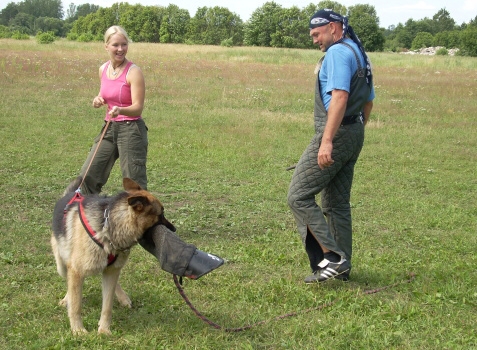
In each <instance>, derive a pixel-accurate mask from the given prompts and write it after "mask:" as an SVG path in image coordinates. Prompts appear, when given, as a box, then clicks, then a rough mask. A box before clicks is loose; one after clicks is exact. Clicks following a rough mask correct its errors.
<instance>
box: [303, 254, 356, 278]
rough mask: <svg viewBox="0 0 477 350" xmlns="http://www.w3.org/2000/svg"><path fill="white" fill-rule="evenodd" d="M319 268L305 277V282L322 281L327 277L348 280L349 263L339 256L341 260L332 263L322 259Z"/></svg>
mask: <svg viewBox="0 0 477 350" xmlns="http://www.w3.org/2000/svg"><path fill="white" fill-rule="evenodd" d="M318 267H319V268H320V269H319V270H316V271H315V272H313V274H312V275H310V276H308V277H306V278H305V283H315V282H324V281H327V280H329V279H333V278H334V279H338V280H341V281H348V280H349V271H350V264H349V262H348V260H346V259H344V258H341V261H339V262H337V263H333V262H331V261H329V260H327V259H323V260H322V261H321V262H320V263H319V264H318Z"/></svg>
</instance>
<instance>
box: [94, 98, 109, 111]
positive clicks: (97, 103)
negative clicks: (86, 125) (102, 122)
mask: <svg viewBox="0 0 477 350" xmlns="http://www.w3.org/2000/svg"><path fill="white" fill-rule="evenodd" d="M105 104H106V101H104V98H102V97H101V96H96V97H95V98H94V99H93V107H94V108H99V107H101V106H103V105H105Z"/></svg>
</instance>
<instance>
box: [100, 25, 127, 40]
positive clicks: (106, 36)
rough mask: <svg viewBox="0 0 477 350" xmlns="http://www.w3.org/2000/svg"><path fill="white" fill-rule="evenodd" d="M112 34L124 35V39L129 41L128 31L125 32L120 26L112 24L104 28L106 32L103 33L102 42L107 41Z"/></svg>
mask: <svg viewBox="0 0 477 350" xmlns="http://www.w3.org/2000/svg"><path fill="white" fill-rule="evenodd" d="M114 34H121V35H122V36H123V37H124V39H126V41H127V42H128V43H129V41H130V40H129V37H128V33H126V31H125V30H124V28H123V27H120V26H112V27H109V28H108V29H107V30H106V32H105V33H104V43H105V44H107V43H109V40H110V39H111V37H112V36H113V35H114Z"/></svg>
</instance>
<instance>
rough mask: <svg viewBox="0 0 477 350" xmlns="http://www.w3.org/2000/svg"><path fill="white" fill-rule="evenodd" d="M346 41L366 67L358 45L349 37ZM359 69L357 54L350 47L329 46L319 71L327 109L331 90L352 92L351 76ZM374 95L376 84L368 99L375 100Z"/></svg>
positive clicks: (321, 90)
mask: <svg viewBox="0 0 477 350" xmlns="http://www.w3.org/2000/svg"><path fill="white" fill-rule="evenodd" d="M344 41H345V42H346V43H347V44H349V45H351V47H352V48H353V49H354V50H355V51H356V53H357V55H358V57H359V59H360V61H361V66H362V67H366V63H365V62H364V57H363V55H362V54H361V51H360V50H359V48H358V45H356V43H355V42H354V41H353V40H351V39H349V38H345V39H344ZM357 69H358V62H357V61H356V57H355V54H354V53H353V51H351V50H350V48H349V47H347V46H345V45H340V44H335V45H333V46H331V47H330V48H328V50H327V51H326V55H325V59H324V60H323V64H322V66H321V69H320V73H319V80H320V92H321V99H322V101H323V105H324V106H325V108H326V110H328V106H329V105H330V101H331V92H332V91H333V90H345V91H347V92H348V93H349V92H350V84H351V78H352V77H353V75H354V73H356V70H357ZM374 97H375V96H374V86H372V87H371V93H370V95H369V99H368V101H371V100H373V99H374Z"/></svg>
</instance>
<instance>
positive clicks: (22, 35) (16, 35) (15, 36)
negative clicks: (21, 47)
mask: <svg viewBox="0 0 477 350" xmlns="http://www.w3.org/2000/svg"><path fill="white" fill-rule="evenodd" d="M12 39H17V40H28V39H30V36H29V35H28V34H25V33H22V32H20V31H19V30H16V31H14V32H13V33H12Z"/></svg>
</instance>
